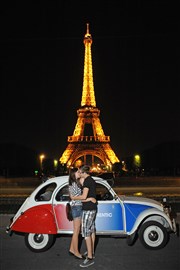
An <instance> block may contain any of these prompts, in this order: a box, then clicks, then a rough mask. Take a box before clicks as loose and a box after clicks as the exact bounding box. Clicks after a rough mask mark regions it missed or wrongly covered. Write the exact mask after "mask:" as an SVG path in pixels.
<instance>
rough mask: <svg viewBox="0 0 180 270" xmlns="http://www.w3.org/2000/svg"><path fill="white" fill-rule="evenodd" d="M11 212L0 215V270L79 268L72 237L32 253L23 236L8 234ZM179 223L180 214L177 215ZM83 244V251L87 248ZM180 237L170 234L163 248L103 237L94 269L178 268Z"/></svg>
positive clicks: (147, 269) (70, 269) (164, 269)
mask: <svg viewBox="0 0 180 270" xmlns="http://www.w3.org/2000/svg"><path fill="white" fill-rule="evenodd" d="M10 217H11V215H0V220H1V226H0V269H1V270H7V269H8V270H50V269H51V270H60V269H62V270H79V269H82V268H80V267H79V264H80V261H79V260H77V259H75V258H73V257H71V256H69V255H68V248H69V244H70V240H71V236H61V237H59V238H58V239H57V240H56V242H55V244H54V246H53V247H52V248H51V249H50V250H48V251H46V252H43V253H33V252H31V251H30V250H29V249H27V248H26V246H25V243H24V237H23V236H22V235H15V234H14V235H13V236H12V237H10V236H9V235H8V234H6V233H5V227H6V225H7V224H9V218H10ZM178 222H180V214H178ZM84 250H85V247H84V243H83V244H82V248H81V251H84ZM179 254H180V238H178V237H176V236H175V235H174V234H173V235H171V237H170V241H169V243H168V244H167V246H166V247H165V248H163V249H161V250H157V251H150V250H147V249H145V248H144V247H143V246H142V245H141V243H140V242H139V241H137V242H136V243H135V244H134V245H133V246H132V247H129V246H127V244H126V239H114V238H108V237H100V238H99V241H98V244H97V249H96V258H95V264H94V265H93V266H91V267H89V268H88V269H91V270H109V269H112V270H118V269H120V270H132V269H133V270H142V269H146V270H171V269H172V270H179V269H180V256H179Z"/></svg>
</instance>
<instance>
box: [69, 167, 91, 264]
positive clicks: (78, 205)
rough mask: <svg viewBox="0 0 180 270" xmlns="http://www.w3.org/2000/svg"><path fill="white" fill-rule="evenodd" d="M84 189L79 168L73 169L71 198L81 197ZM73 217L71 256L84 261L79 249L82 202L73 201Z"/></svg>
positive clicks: (71, 172) (71, 174) (70, 187)
mask: <svg viewBox="0 0 180 270" xmlns="http://www.w3.org/2000/svg"><path fill="white" fill-rule="evenodd" d="M81 193H82V187H81V185H80V173H79V171H78V168H73V169H71V170H70V173H69V195H70V197H76V196H79V195H81ZM85 201H92V202H94V203H96V199H94V198H88V199H87V200H85ZM71 209H72V217H73V236H72V239H71V244H70V249H69V254H70V255H73V256H75V257H76V258H77V259H82V258H83V257H82V255H81V254H80V252H79V249H78V239H79V233H80V228H81V217H82V201H81V200H72V201H71Z"/></svg>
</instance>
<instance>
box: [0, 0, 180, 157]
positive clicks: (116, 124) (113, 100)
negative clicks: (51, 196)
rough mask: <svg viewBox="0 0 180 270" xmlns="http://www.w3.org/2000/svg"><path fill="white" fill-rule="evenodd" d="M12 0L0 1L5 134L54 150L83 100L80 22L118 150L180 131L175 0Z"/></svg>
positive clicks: (3, 137) (125, 152)
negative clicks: (88, 40) (88, 38)
mask: <svg viewBox="0 0 180 270" xmlns="http://www.w3.org/2000/svg"><path fill="white" fill-rule="evenodd" d="M14 2H18V4H17V3H14ZM14 2H13V3H11V4H10V3H8V2H7V3H6V4H3V5H2V4H1V11H0V14H1V15H0V19H1V21H0V24H1V41H0V42H1V50H0V57H1V66H2V67H1V92H0V93H1V94H0V96H1V106H0V119H1V120H0V123H1V132H0V143H1V144H2V143H16V144H20V145H24V146H27V147H31V148H33V149H35V150H37V151H38V152H39V153H45V154H46V155H47V156H48V157H53V158H60V156H61V155H62V153H63V151H64V150H65V148H66V146H67V137H68V136H70V135H72V134H73V131H74V128H75V124H76V121H77V109H79V108H80V102H81V95H82V85H83V68H84V44H83V38H84V35H85V33H86V23H89V24H90V33H91V35H92V38H93V44H92V61H93V78H94V90H95V96H96V105H97V107H98V109H100V111H101V114H100V120H101V124H102V127H103V130H104V133H105V135H107V136H108V135H109V136H110V138H111V143H110V144H111V146H112V148H113V150H114V151H115V153H116V155H117V156H118V157H119V159H122V157H126V156H129V155H133V154H135V153H138V152H141V151H144V150H146V149H149V148H151V147H153V146H155V145H157V144H160V143H164V142H171V141H172V142H173V141H179V140H180V120H179V119H180V94H179V73H180V72H179V51H180V50H179V42H178V39H179V31H178V18H179V15H178V13H177V12H178V8H177V7H176V6H175V4H174V3H173V2H171V1H167V0H162V1H160V0H156V1H150V0H149V1H147V0H144V1H113V0H112V1H67V0H66V1H34V2H33V4H32V3H31V1H14Z"/></svg>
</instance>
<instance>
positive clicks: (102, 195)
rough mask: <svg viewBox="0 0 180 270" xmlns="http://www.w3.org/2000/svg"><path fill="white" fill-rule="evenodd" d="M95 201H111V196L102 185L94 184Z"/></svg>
mask: <svg viewBox="0 0 180 270" xmlns="http://www.w3.org/2000/svg"><path fill="white" fill-rule="evenodd" d="M96 199H97V200H98V201H111V200H113V195H112V194H111V192H110V191H109V190H108V189H107V188H106V187H105V186H104V185H101V184H99V183H96Z"/></svg>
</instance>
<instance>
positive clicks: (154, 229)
mask: <svg viewBox="0 0 180 270" xmlns="http://www.w3.org/2000/svg"><path fill="white" fill-rule="evenodd" d="M139 239H140V241H141V243H142V245H143V246H144V247H145V248H147V249H154V250H157V249H161V248H163V247H165V245H166V244H167V243H168V240H169V234H168V232H167V230H166V228H164V226H163V225H162V224H160V223H159V222H156V221H147V222H146V223H144V224H143V225H142V226H141V228H140V230H139Z"/></svg>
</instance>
